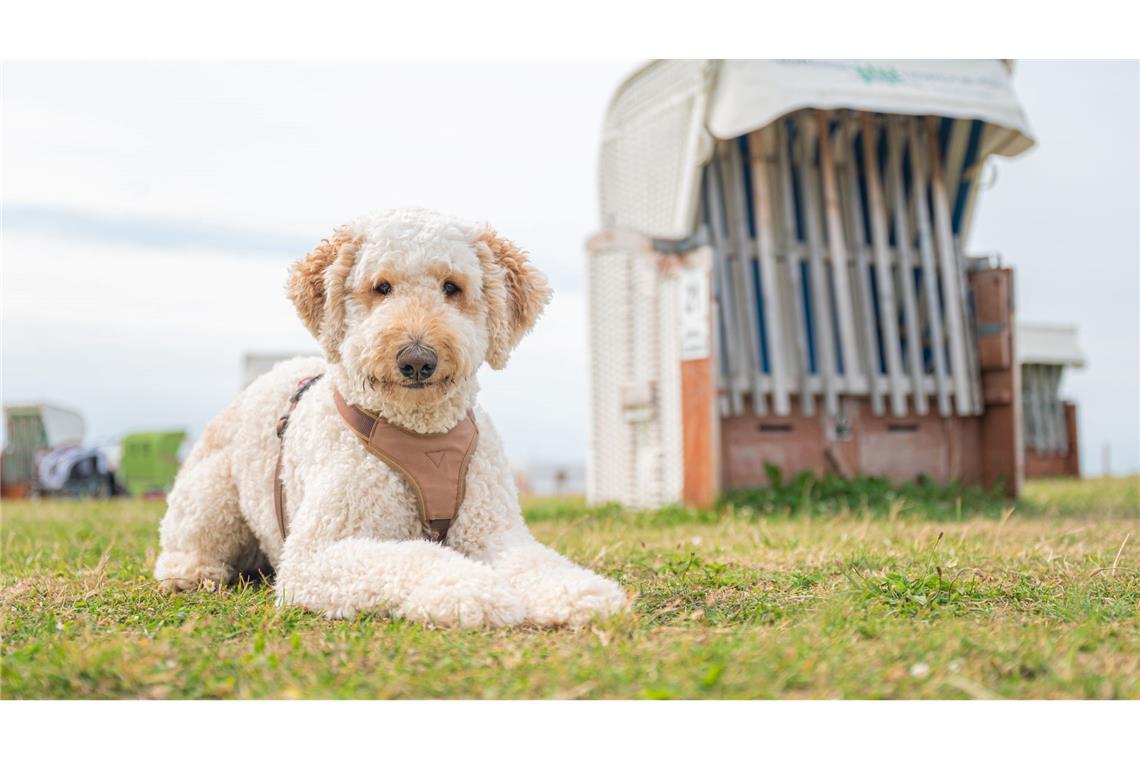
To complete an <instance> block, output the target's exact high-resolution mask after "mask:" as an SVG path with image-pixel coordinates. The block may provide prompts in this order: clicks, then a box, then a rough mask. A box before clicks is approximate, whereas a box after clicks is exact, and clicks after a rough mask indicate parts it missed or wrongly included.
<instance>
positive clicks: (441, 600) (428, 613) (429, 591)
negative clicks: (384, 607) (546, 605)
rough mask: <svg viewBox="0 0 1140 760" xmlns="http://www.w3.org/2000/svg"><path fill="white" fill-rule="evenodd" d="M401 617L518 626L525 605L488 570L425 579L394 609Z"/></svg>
mask: <svg viewBox="0 0 1140 760" xmlns="http://www.w3.org/2000/svg"><path fill="white" fill-rule="evenodd" d="M396 613H397V614H398V615H399V616H400V617H404V618H407V619H409V620H414V621H416V622H419V623H424V624H427V625H436V626H440V627H446V628H483V627H486V628H503V627H507V626H513V625H519V624H520V623H522V622H523V620H524V618H525V617H526V606H525V605H524V604H523V603H522V600H521V599H520V598H519V596H518V594H517V593H515V591H514V590H513V589H512V588H511V587H510V586H509V585H507V584H505V583H501V582H499V581H498V579H497V578H495V577H494V576H493V575H492V574H491V573H490V572H487V573H486V574H484V573H477V574H475V575H473V576H468V577H461V578H425V579H424V582H423V583H422V584H421V585H420V586H418V587H417V588H416V589H415V590H414V591H413V592H412V593H411V594H410V595H409V596H408V598H407V599H406V600H405V601H404V603H403V604H401V605H400V608H399V609H398V610H396Z"/></svg>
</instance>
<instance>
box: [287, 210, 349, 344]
mask: <svg viewBox="0 0 1140 760" xmlns="http://www.w3.org/2000/svg"><path fill="white" fill-rule="evenodd" d="M357 248H359V241H358V240H357V239H356V238H355V237H353V236H352V235H350V234H348V233H347V232H345V231H343V230H338V231H337V232H336V234H334V235H333V237H332V239H331V240H322V241H321V243H320V245H318V246H317V247H316V248H314V249H313V250H312V251H310V252H309V255H307V256H306V257H305V258H303V259H301V260H300V261H298V262H297V263H296V264H294V265H293V267H292V269H290V270H289V283H288V285H287V287H286V292H287V293H288V295H289V300H290V301H292V302H293V306H295V307H296V309H297V316H299V317H300V318H301V321H302V322H304V323H305V327H307V328H308V329H309V332H310V333H312V334H313V337H314V338H316V339H317V340H318V341H319V342H320V344H321V348H323V349H324V351H325V357H326V358H327V359H328V360H329V361H330V362H332V363H336V362H338V361H340V342H341V340H343V339H344V329H345V326H344V289H345V280H346V279H347V277H348V273H349V271H350V270H351V269H352V265H353V263H355V261H356V250H357Z"/></svg>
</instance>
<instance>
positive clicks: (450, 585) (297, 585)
mask: <svg viewBox="0 0 1140 760" xmlns="http://www.w3.org/2000/svg"><path fill="white" fill-rule="evenodd" d="M294 539H296V541H295V540H294ZM277 600H278V603H279V604H298V605H301V606H302V607H305V608H306V609H309V610H312V611H313V612H320V613H323V614H325V615H326V616H327V617H330V618H352V617H355V616H356V615H357V614H359V613H361V612H378V613H383V614H390V615H393V616H396V617H402V618H406V619H408V620H412V621H416V622H419V623H425V624H432V625H438V626H447V627H464V628H471V627H479V626H491V627H495V626H509V625H517V624H519V623H520V622H522V619H523V613H524V608H523V605H522V603H521V602H520V601H519V599H518V597H517V595H516V594H515V593H514V591H513V590H512V589H511V588H510V587H509V586H506V585H505V584H503V583H502V582H501V581H500V579H499V578H498V577H496V574H495V572H494V571H493V570H492V569H491V568H490V567H488V566H487V565H484V564H482V563H479V562H474V561H472V560H469V559H467V558H466V557H463V556H462V555H460V554H458V553H457V552H455V551H452V550H451V549H447V548H444V547H442V546H439V545H438V544H431V543H428V542H426V541H376V540H373V539H367V538H349V539H343V540H340V541H334V542H332V543H330V544H326V545H323V546H319V547H313V546H311V545H306V543H305V536H304V535H303V534H302V535H299V536H294V535H291V536H290V537H289V540H288V542H287V543H286V545H285V551H284V556H283V558H282V561H281V567H280V568H279V569H278V572H277Z"/></svg>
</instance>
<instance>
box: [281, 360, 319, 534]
mask: <svg viewBox="0 0 1140 760" xmlns="http://www.w3.org/2000/svg"><path fill="white" fill-rule="evenodd" d="M321 377H322V376H321V375H314V376H313V377H306V378H304V379H302V380H301V382H300V383H298V388H297V392H296V393H294V394H293V395H292V396H290V397H289V409H288V411H286V412H285V414H283V415H281V416H280V417H279V418H278V419H277V440H278V444H277V467H276V468H274V470H273V511H274V512H275V513H276V515H277V528H278V529H279V530H280V531H281V540H282V541H284V540H285V483H284V481H283V480H282V479H281V468H282V466H283V465H284V464H285V428H287V427H288V426H289V415H291V414H292V413H293V410H294V409H296V408H297V404H298V403H300V401H301V396H304V395H305V391H307V390H309V388H311V387H313V383H315V382H317V381H318V380H320V379H321Z"/></svg>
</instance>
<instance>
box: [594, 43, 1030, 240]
mask: <svg viewBox="0 0 1140 760" xmlns="http://www.w3.org/2000/svg"><path fill="white" fill-rule="evenodd" d="M804 108H819V109H827V110H835V109H854V110H862V111H871V112H875V113H892V114H910V115H933V116H940V117H945V118H950V119H961V120H964V121H975V120H976V121H979V122H984V124H985V125H986V128H985V130H984V136H983V138H982V140H981V144H980V146H979V150H978V151H977V154H978V155H977V156H975V160H976V161H978V162H979V165H980V162H982V161H984V160H985V158H986V156H988V155H991V154H999V155H1003V156H1014V155H1017V154H1018V153H1021V152H1022V151H1025V150H1027V149H1028V148H1029V147H1031V146H1032V145H1033V143H1034V138H1033V135H1032V132H1031V131H1030V129H1029V125H1028V124H1027V122H1026V120H1025V115H1024V114H1023V113H1022V111H1021V106H1020V105H1019V104H1018V102H1017V98H1016V96H1015V95H1014V92H1013V87H1012V85H1011V83H1010V72H1009V68H1008V66H1007V65H1006V64H1005V63H1003V62H1002V61H999V60H996V59H989V60H949V61H881V60H830V61H829V60H789V61H763V60H747V61H712V60H697V61H692V60H689V61H655V62H652V63H649V64H647V65H645V66H643V67H641V68H639V69H638V70H637V71H635V72H634V73H633V74H631V75H630V76H629V78H627V79H626V81H625V82H623V83H622V85H621V87H620V88H619V89H618V91H617V93H615V95H614V98H613V100H612V101H611V103H610V107H609V110H608V112H607V114H606V122H605V127H604V130H603V134H602V152H601V206H602V209H601V211H602V225H603V227H606V228H621V229H629V230H633V231H636V232H638V233H640V234H642V235H646V236H649V237H653V238H663V239H670V240H679V239H682V238H685V237H688V236H689V235H691V234H692V233H693V232H694V228H695V226H696V210H697V206H698V195H699V189H700V172H701V168H702V167H703V166H704V164H705V163H707V162H708V160H709V158H710V157H711V147H712V144H713V139H714V138H719V139H731V138H734V137H738V136H740V135H743V134H747V133H749V132H752V131H754V130H756V129H759V128H761V127H764V126H765V125H767V124H770V123H772V122H773V121H774V120H776V119H779V118H780V117H781V116H784V115H786V114H790V113H792V112H794V111H798V110H801V109H804ZM952 191H953V189H952Z"/></svg>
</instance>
